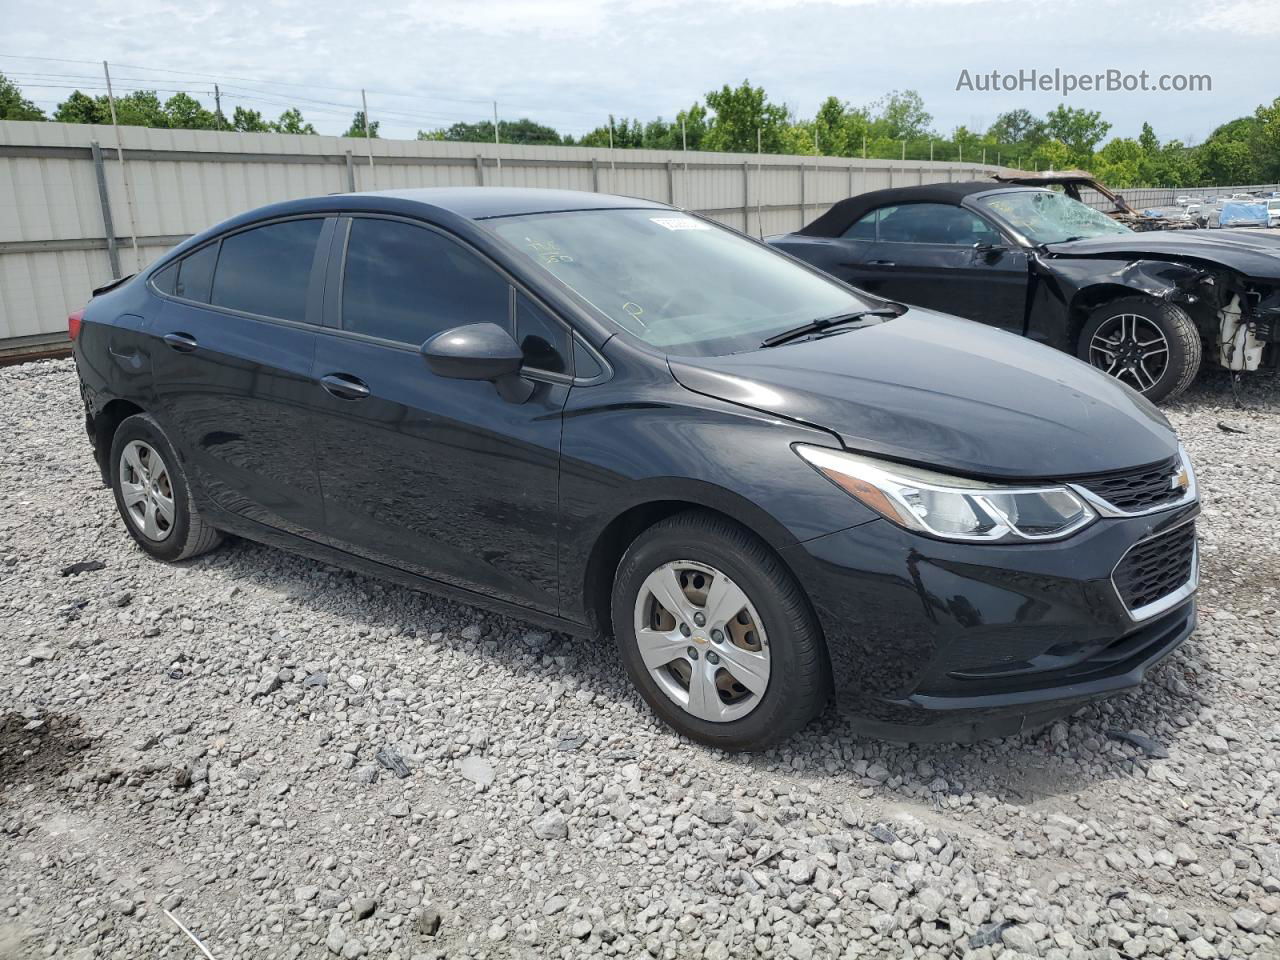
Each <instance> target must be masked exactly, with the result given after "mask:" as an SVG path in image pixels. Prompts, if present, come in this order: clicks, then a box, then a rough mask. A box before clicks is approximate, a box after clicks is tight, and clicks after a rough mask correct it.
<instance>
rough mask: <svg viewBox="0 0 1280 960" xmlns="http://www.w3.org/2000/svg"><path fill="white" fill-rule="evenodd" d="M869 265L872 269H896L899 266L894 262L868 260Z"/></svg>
mask: <svg viewBox="0 0 1280 960" xmlns="http://www.w3.org/2000/svg"><path fill="white" fill-rule="evenodd" d="M867 263H868V265H869V266H872V267H896V266H897V264H896V263H894V262H893V261H892V260H868V261H867Z"/></svg>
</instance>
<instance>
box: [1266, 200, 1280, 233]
mask: <svg viewBox="0 0 1280 960" xmlns="http://www.w3.org/2000/svg"><path fill="white" fill-rule="evenodd" d="M1267 226H1269V227H1280V198H1274V199H1271V200H1268V201H1267Z"/></svg>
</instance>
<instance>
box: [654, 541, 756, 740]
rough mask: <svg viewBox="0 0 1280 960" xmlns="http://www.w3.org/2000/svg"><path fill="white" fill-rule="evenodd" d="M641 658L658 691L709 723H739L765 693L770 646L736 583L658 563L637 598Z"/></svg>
mask: <svg viewBox="0 0 1280 960" xmlns="http://www.w3.org/2000/svg"><path fill="white" fill-rule="evenodd" d="M635 637H636V644H637V646H638V648H639V651H640V657H641V659H642V660H643V661H644V664H645V667H646V668H647V669H648V670H649V675H650V676H651V677H652V678H653V680H654V682H655V683H657V685H658V687H659V688H660V689H661V690H662V692H663V693H664V694H665V695H666V696H667V697H668V698H670V699H671V700H672V701H674V702H675V703H676V704H677V705H679V706H680V707H681V708H682V709H683V710H685V711H686V712H687V713H689V714H692V715H693V716H695V717H697V718H699V719H700V720H707V721H711V722H713V723H728V722H730V721H733V720H738V719H740V718H742V717H745V716H746V715H747V714H749V713H750V712H751V711H752V710H754V709H755V708H756V707H757V706H758V705H759V704H760V700H761V698H763V696H764V693H765V690H766V689H767V688H768V686H769V672H770V655H769V640H768V637H767V635H766V634H765V630H764V625H763V623H762V622H761V620H760V615H759V614H758V613H757V612H756V608H755V606H754V605H753V604H752V603H751V600H750V598H749V597H747V595H746V593H745V592H744V591H743V590H742V588H741V587H739V586H738V585H737V584H736V583H734V582H733V581H732V580H730V579H729V578H728V577H727V576H725V574H724V573H722V572H721V571H719V570H717V569H716V568H715V567H712V566H708V565H707V564H705V563H699V562H697V561H695V560H676V561H673V562H671V563H664V564H663V565H662V566H660V567H658V569H656V570H654V571H653V572H652V573H650V574H649V576H648V577H646V578H645V580H644V583H643V584H641V586H640V591H639V594H638V596H637V597H636V606H635Z"/></svg>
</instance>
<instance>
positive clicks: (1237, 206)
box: [1218, 197, 1271, 227]
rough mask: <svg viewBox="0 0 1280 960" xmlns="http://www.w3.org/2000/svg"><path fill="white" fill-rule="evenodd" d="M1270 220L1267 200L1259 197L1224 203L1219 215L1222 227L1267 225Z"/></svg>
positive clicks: (1219, 222)
mask: <svg viewBox="0 0 1280 960" xmlns="http://www.w3.org/2000/svg"><path fill="white" fill-rule="evenodd" d="M1270 222H1271V220H1270V214H1269V211H1268V210H1267V201H1265V200H1259V199H1258V198H1257V197H1250V198H1249V199H1248V200H1232V201H1230V202H1228V203H1224V204H1223V205H1222V213H1220V214H1219V215H1218V225H1219V226H1220V227H1266V226H1268V225H1269V224H1270Z"/></svg>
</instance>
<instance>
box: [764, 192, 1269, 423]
mask: <svg viewBox="0 0 1280 960" xmlns="http://www.w3.org/2000/svg"><path fill="white" fill-rule="evenodd" d="M769 242H770V243H772V244H773V245H774V246H776V247H778V248H779V249H781V250H785V251H786V252H787V253H790V254H792V255H794V256H796V257H799V258H800V259H802V260H805V261H807V262H808V263H811V264H814V265H815V266H818V267H821V268H822V269H823V270H826V271H827V272H829V273H831V274H833V275H834V276H836V277H838V278H840V279H841V280H845V281H847V282H848V283H851V284H853V285H854V286H855V287H859V288H861V289H863V290H867V291H870V292H872V293H874V294H876V295H878V296H882V297H888V298H890V299H893V300H901V301H904V302H906V303H910V304H913V305H916V306H921V307H928V308H930V309H933V310H941V311H944V312H946V313H952V314H955V315H957V316H961V317H966V318H968V319H970V320H978V321H981V322H982V323H988V324H991V325H992V326H996V327H1000V328H1001V329H1004V330H1009V331H1011V332H1013V333H1020V334H1023V335H1024V336H1027V337H1030V338H1031V339H1033V340H1038V341H1040V342H1041V343H1047V344H1049V345H1050V346H1053V347H1057V348H1058V349H1060V350H1066V351H1068V352H1070V353H1074V354H1075V355H1076V356H1078V357H1079V358H1080V359H1082V360H1085V361H1087V362H1089V363H1091V364H1093V365H1094V366H1095V367H1097V368H1098V369H1100V370H1103V371H1104V372H1106V373H1108V374H1110V375H1111V376H1113V377H1116V378H1117V379H1119V380H1121V381H1123V382H1124V383H1126V384H1127V385H1128V386H1130V387H1132V388H1133V389H1135V390H1137V391H1139V392H1140V393H1143V394H1145V395H1146V396H1147V397H1148V398H1149V399H1151V400H1157V401H1158V400H1162V399H1165V398H1171V397H1175V396H1177V395H1178V394H1180V393H1181V392H1182V391H1183V390H1185V389H1186V388H1187V387H1188V386H1189V385H1190V384H1191V381H1192V380H1193V379H1194V378H1195V375H1196V372H1197V371H1198V370H1199V369H1200V365H1201V363H1202V361H1203V362H1207V363H1212V364H1216V365H1219V366H1221V367H1224V368H1226V369H1228V370H1236V371H1243V370H1256V369H1258V367H1259V366H1270V367H1275V366H1276V365H1277V364H1278V363H1280V238H1278V237H1271V236H1267V235H1265V234H1260V233H1234V234H1231V235H1229V236H1227V235H1225V234H1223V233H1218V232H1216V231H1214V232H1210V231H1205V230H1196V231H1190V232H1176V233H1167V232H1143V233H1135V232H1134V231H1133V230H1131V229H1129V228H1128V227H1126V226H1124V225H1123V224H1120V223H1117V222H1116V221H1115V220H1113V219H1111V218H1110V217H1108V216H1106V215H1105V214H1103V213H1100V212H1099V211H1097V210H1094V209H1092V208H1091V207H1088V206H1086V205H1085V204H1083V203H1081V202H1079V201H1078V200H1074V199H1072V198H1071V197H1069V196H1067V195H1066V194H1064V193H1058V192H1055V191H1053V190H1048V189H1044V188H1032V187H1021V186H1009V185H1007V184H1000V183H992V182H991V181H989V180H988V181H981V182H973V183H939V184H931V185H925V186H918V187H901V188H897V189H893V190H876V191H873V192H871V193H864V194H860V195H858V196H856V197H852V198H850V199H848V200H842V201H841V202H840V203H837V204H836V205H835V206H834V207H832V208H831V210H829V211H828V212H827V213H825V214H823V215H822V216H821V217H819V218H818V219H816V220H814V221H813V223H811V224H809V225H808V226H807V227H805V228H804V229H803V230H800V231H799V232H798V233H792V234H787V235H785V236H779V237H771V238H770V239H769Z"/></svg>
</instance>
